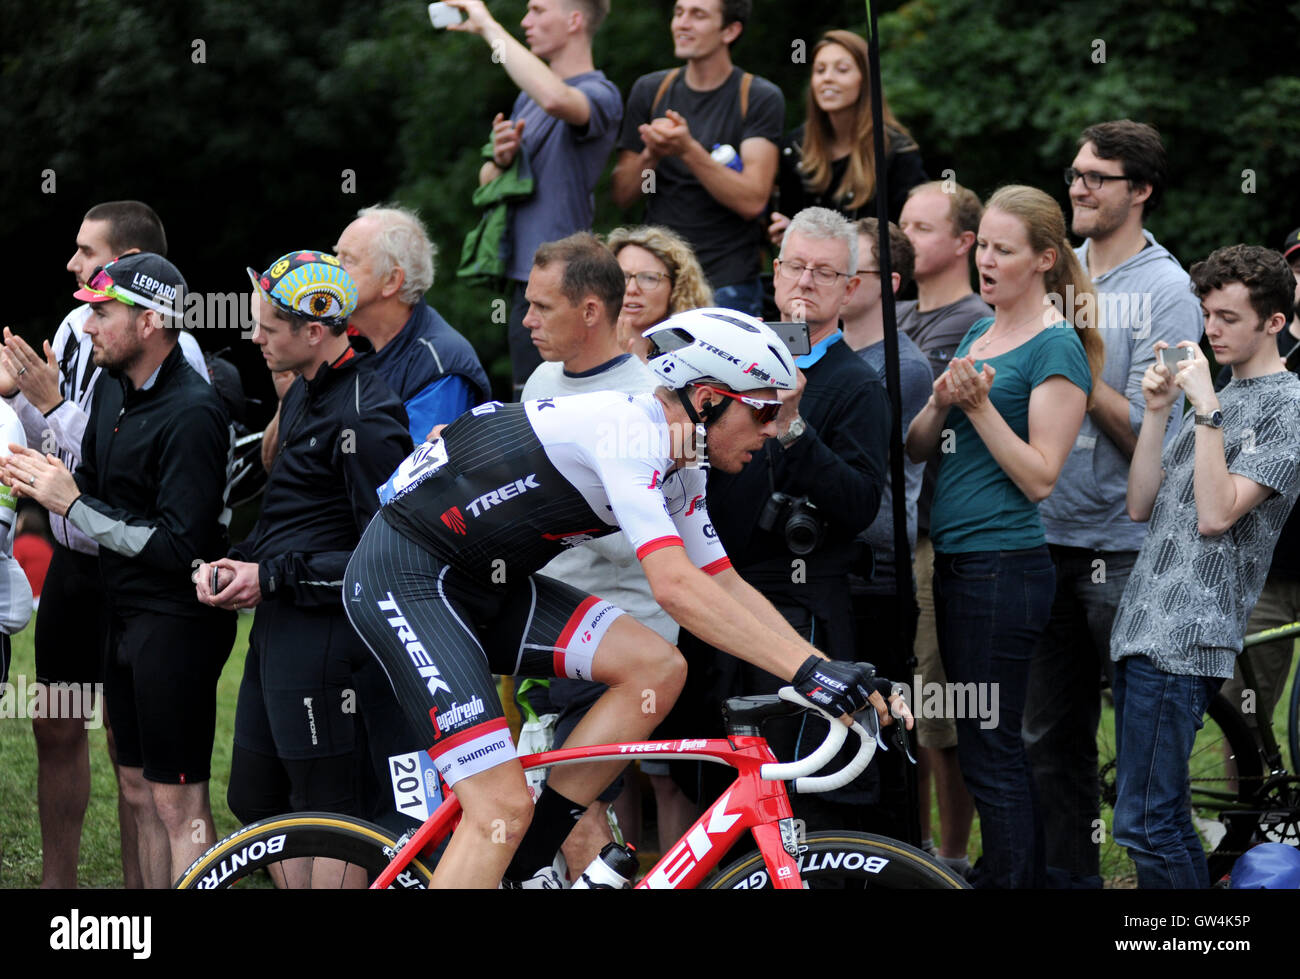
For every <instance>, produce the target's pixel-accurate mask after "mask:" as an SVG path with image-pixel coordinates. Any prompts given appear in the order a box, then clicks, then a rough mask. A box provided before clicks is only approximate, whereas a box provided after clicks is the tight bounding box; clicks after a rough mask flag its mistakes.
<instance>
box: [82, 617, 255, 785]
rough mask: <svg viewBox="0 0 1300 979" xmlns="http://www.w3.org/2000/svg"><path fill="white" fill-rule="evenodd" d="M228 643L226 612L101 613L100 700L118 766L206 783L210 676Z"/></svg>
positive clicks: (213, 687) (212, 717) (152, 776)
mask: <svg viewBox="0 0 1300 979" xmlns="http://www.w3.org/2000/svg"><path fill="white" fill-rule="evenodd" d="M234 642H235V614H234V613H233V612H227V611H223V610H220V609H211V610H207V609H205V610H204V612H203V613H202V614H201V615H197V616H178V615H169V614H165V613H160V612H144V611H136V610H126V609H117V610H114V611H111V612H110V613H109V616H108V656H107V664H106V670H105V677H104V699H105V701H106V702H107V705H108V720H109V724H110V725H111V726H112V728H113V739H114V740H115V741H116V742H117V761H118V764H119V765H123V766H125V767H127V768H142V769H144V777H145V778H146V779H148V780H149V781H151V782H168V783H172V784H180V785H185V784H188V783H193V782H206V781H207V780H208V777H209V769H210V767H211V764H212V739H213V736H214V732H215V728H216V718H217V679H218V678H219V677H220V676H221V668H222V666H224V665H225V662H226V658H227V657H228V656H229V655H230V647H231V646H232V645H233V644H234Z"/></svg>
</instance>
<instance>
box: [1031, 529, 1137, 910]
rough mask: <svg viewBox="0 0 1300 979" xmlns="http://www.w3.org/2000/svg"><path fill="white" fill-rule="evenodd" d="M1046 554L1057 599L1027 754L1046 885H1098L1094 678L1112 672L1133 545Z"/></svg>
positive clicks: (1034, 671) (1034, 693)
mask: <svg viewBox="0 0 1300 979" xmlns="http://www.w3.org/2000/svg"><path fill="white" fill-rule="evenodd" d="M1048 550H1049V551H1050V552H1051V555H1052V562H1053V563H1054V564H1055V565H1056V599H1055V601H1054V602H1053V603H1052V615H1051V618H1050V619H1049V620H1048V623H1047V628H1046V629H1044V630H1043V635H1042V637H1041V638H1040V639H1039V641H1038V648H1037V649H1035V650H1034V660H1033V664H1032V665H1031V666H1030V669H1029V694H1028V698H1027V699H1026V702H1025V725H1024V737H1025V750H1026V751H1028V752H1029V763H1030V765H1031V766H1032V768H1033V771H1034V785H1035V787H1036V788H1037V789H1038V797H1039V803H1040V805H1041V813H1042V819H1043V832H1044V837H1045V840H1046V844H1047V886H1048V887H1067V888H1068V887H1081V888H1090V887H1101V869H1100V859H1099V857H1100V853H1099V849H1100V848H1099V847H1098V845H1097V843H1096V842H1095V837H1094V827H1095V826H1096V823H1095V820H1097V819H1098V818H1100V814H1101V798H1100V796H1101V785H1100V779H1099V778H1098V776H1097V726H1098V722H1099V720H1100V718H1101V683H1100V680H1101V675H1102V672H1103V671H1105V673H1106V675H1107V676H1109V675H1110V674H1111V673H1112V672H1113V670H1112V666H1111V662H1110V628H1111V625H1112V624H1113V623H1114V621H1115V614H1116V612H1117V611H1118V610H1119V600H1120V596H1121V595H1123V594H1124V585H1125V584H1126V583H1127V582H1128V578H1129V573H1130V572H1131V571H1132V570H1133V563H1134V561H1136V560H1137V551H1094V550H1090V549H1088V548H1082V547H1062V546H1058V545H1055V544H1053V545H1050V546H1049V548H1048ZM1098 561H1100V562H1102V563H1101V564H1098V563H1097V562H1098ZM1107 740H1110V739H1109V738H1108V739H1107Z"/></svg>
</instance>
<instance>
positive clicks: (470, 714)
mask: <svg viewBox="0 0 1300 979" xmlns="http://www.w3.org/2000/svg"><path fill="white" fill-rule="evenodd" d="M482 713H483V698H482V697H475V698H474V699H473V700H471V701H470V702H469V703H468V704H452V705H451V706H450V707H448V708H447V709H446V710H445V711H443V712H442V713H441V714H439V715H438V716H437V717H436V718H434V720H435V721H436V723H437V725H438V730H439V731H445V730H447V728H449V727H454V726H455V725H457V724H463V723H464V722H465V721H472V720H473V719H474V718H476V717H478V716H479V715H480V714H482Z"/></svg>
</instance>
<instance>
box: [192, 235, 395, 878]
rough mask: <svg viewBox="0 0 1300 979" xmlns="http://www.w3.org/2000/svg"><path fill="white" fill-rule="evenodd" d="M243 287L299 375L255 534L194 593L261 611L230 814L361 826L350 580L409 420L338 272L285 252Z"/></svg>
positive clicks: (333, 265) (274, 365)
mask: <svg viewBox="0 0 1300 979" xmlns="http://www.w3.org/2000/svg"><path fill="white" fill-rule="evenodd" d="M249 275H250V277H251V278H252V279H253V282H254V286H255V291H254V296H253V301H254V318H255V320H256V323H257V326H256V329H255V331H254V333H253V342H254V343H256V344H257V345H258V346H260V347H261V348H262V355H263V357H264V358H265V359H266V362H267V366H268V367H269V368H270V369H271V370H273V371H290V370H291V371H297V372H298V373H299V374H300V375H301V376H300V377H298V379H297V380H295V381H294V382H293V384H292V386H291V387H290V388H289V390H288V391H287V392H286V394H285V396H284V401H283V403H282V405H281V417H282V419H283V428H282V429H281V436H282V437H281V438H280V440H279V445H278V448H277V451H276V455H275V458H274V461H273V463H272V465H271V471H270V475H269V477H268V479H267V484H266V494H265V496H264V497H263V501H262V513H261V516H260V518H259V519H258V522H257V526H256V527H254V528H253V532H252V534H251V535H250V536H249V538H248V539H247V540H246V541H244V542H243V543H242V544H239V545H237V546H236V547H234V548H232V549H231V551H230V554H229V556H228V557H224V558H221V559H220V560H217V561H215V562H213V563H212V564H203V565H201V566H200V568H199V573H198V575H197V578H196V581H195V584H196V587H197V594H198V598H199V601H201V602H204V603H206V604H208V605H215V606H218V607H222V608H253V607H256V608H257V617H256V619H254V621H253V628H252V632H251V634H250V636H249V649H248V657H247V659H246V660H245V666H244V679H243V682H242V684H241V685H240V689H239V706H238V708H237V711H236V715H235V746H234V752H233V755H232V758H231V773H230V791H229V802H230V809H231V811H232V812H233V813H234V814H235V815H236V816H238V817H239V818H240V819H241V820H243V821H244V822H251V821H253V820H257V819H262V818H265V817H268V816H273V815H277V814H279V813H283V812H289V811H293V810H302V809H319V810H325V811H329V812H345V813H354V814H361V802H360V798H359V791H360V785H359V774H360V773H359V772H358V768H357V765H356V762H355V759H354V749H355V736H356V727H355V723H354V722H355V719H356V712H357V709H358V706H360V707H361V708H362V709H363V710H365V709H367V708H368V707H369V706H370V705H369V704H366V703H363V704H361V705H358V704H357V693H356V685H355V683H354V677H353V674H354V671H355V670H356V669H357V668H359V667H361V666H363V665H365V664H367V663H369V661H370V660H371V657H370V655H369V653H368V652H367V650H366V648H365V646H364V645H363V644H362V643H361V640H360V639H359V638H358V637H357V635H356V633H355V632H354V631H353V630H352V627H351V626H350V625H349V624H348V620H347V618H346V616H345V615H344V613H343V604H342V599H341V588H342V584H343V569H344V567H345V566H346V565H347V562H348V558H349V557H351V555H352V551H353V549H354V548H355V547H356V543H357V541H358V539H359V538H360V535H361V532H362V531H363V530H365V528H366V525H367V524H368V523H369V522H370V518H371V517H373V516H374V514H375V511H376V510H377V509H378V508H379V498H378V496H377V495H376V490H375V488H376V487H377V486H379V484H380V483H382V482H383V481H384V480H385V479H387V478H388V476H389V474H390V473H392V471H393V470H394V469H396V468H397V466H398V464H399V463H400V462H401V461H402V460H403V459H404V458H405V457H406V456H407V455H408V454H409V453H410V451H411V448H412V446H411V437H410V435H409V434H407V430H406V426H407V417H406V412H405V410H404V409H403V408H402V404H401V402H400V401H398V399H397V396H396V395H395V394H394V393H393V392H392V391H391V390H389V388H388V386H387V385H386V384H384V382H383V381H382V380H380V379H379V377H378V375H377V374H375V373H373V372H372V371H371V370H370V369H369V368H368V366H367V362H368V360H369V358H368V357H367V356H366V355H363V354H357V353H356V352H355V351H354V350H353V349H352V347H351V346H350V345H349V343H348V337H347V333H346V332H345V329H346V325H347V320H348V316H349V315H351V313H352V310H353V308H354V307H355V305H356V298H357V288H356V285H355V283H354V281H353V279H352V277H351V276H350V275H348V273H347V272H346V271H344V270H343V268H342V266H341V265H340V263H339V261H338V259H336V258H335V257H334V256H333V255H326V254H322V253H320V252H313V251H299V252H290V253H289V254H287V255H284V256H283V257H281V258H280V259H279V260H277V261H276V262H275V263H273V264H272V265H271V267H270V268H269V269H268V270H267V271H266V272H265V273H263V274H262V275H260V276H259V275H256V274H255V273H253V272H252V270H251V269H250V270H249ZM214 574H215V578H214ZM214 580H215V581H216V587H215V588H214V587H213V581H214ZM392 708H393V709H394V711H396V702H395V701H393V702H392ZM315 882H316V883H322V881H320V879H319V876H318V877H317V880H316V881H315ZM290 883H306V882H305V881H301V882H295V881H290Z"/></svg>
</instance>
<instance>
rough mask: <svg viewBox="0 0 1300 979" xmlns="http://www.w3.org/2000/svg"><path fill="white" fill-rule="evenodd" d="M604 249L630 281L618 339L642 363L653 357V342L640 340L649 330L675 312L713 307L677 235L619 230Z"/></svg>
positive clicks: (646, 228) (653, 228) (645, 228)
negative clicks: (651, 344) (651, 345)
mask: <svg viewBox="0 0 1300 979" xmlns="http://www.w3.org/2000/svg"><path fill="white" fill-rule="evenodd" d="M606 244H607V245H609V250H610V251H612V252H613V253H614V257H615V258H617V259H618V264H619V265H620V266H622V268H623V277H624V278H625V279H626V280H627V287H626V292H624V294H623V308H622V310H621V311H620V313H619V317H618V339H619V342H620V343H621V344H622V346H623V348H624V349H625V350H627V351H629V352H630V353H634V354H636V355H637V356H638V357H640V358H641V359H642V360H645V359H646V358H647V357H649V356H650V341H649V340H646V339H645V338H644V337H642V334H643V333H644V332H645V331H646V330H648V329H649V328H650V327H652V326H654V325H655V324H656V323H662V322H663V321H664V320H666V319H667V318H668V317H669V316H672V315H673V314H674V313H680V312H683V311H685V310H688V309H700V308H702V307H704V306H712V305H713V290H712V289H710V288H709V283H708V280H706V279H705V277H704V269H702V268H701V267H700V263H699V260H698V259H697V258H696V257H695V252H694V251H692V250H691V246H690V245H689V244H687V243H686V239H684V238H682V236H681V235H679V234H677V232H675V231H669V230H668V229H667V228H664V227H660V226H658V225H653V224H651V225H640V226H638V227H635V228H615V229H614V230H613V231H611V232H610V233H609V237H608V238H607V239H606Z"/></svg>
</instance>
